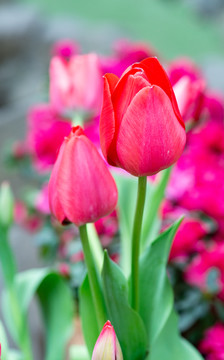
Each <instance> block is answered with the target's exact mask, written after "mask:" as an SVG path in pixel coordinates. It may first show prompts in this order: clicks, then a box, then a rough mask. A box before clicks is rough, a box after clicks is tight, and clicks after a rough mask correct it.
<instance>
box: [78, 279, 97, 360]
mask: <svg viewBox="0 0 224 360" xmlns="http://www.w3.org/2000/svg"><path fill="white" fill-rule="evenodd" d="M79 299H80V316H81V321H82V331H83V335H84V338H85V342H86V346H87V348H88V351H89V355H90V356H91V355H92V352H93V348H94V346H95V343H96V340H97V338H98V336H99V330H98V325H97V318H96V313H95V308H94V305H93V300H92V294H91V290H90V284H89V278H88V275H87V274H86V276H85V279H84V280H83V283H82V285H81V286H80V289H79Z"/></svg>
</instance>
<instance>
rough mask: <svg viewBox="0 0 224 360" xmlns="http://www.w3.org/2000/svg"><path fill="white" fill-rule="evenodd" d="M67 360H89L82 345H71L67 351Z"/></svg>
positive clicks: (86, 351)
mask: <svg viewBox="0 0 224 360" xmlns="http://www.w3.org/2000/svg"><path fill="white" fill-rule="evenodd" d="M69 360H90V357H89V354H88V350H87V348H86V347H85V346H82V345H72V346H71V347H70V349H69Z"/></svg>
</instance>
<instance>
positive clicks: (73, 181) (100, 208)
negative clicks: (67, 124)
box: [49, 126, 118, 226]
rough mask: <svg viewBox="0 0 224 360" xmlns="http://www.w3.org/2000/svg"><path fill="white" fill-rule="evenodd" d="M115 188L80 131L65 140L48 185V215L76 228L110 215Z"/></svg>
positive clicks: (103, 164)
mask: <svg viewBox="0 0 224 360" xmlns="http://www.w3.org/2000/svg"><path fill="white" fill-rule="evenodd" d="M117 197H118V194H117V187H116V184H115V181H114V179H113V177H112V176H111V174H110V172H109V170H108V168H107V166H106V164H105V162H104V161H103V159H102V157H101V156H100V154H99V153H98V151H97V149H96V147H95V146H94V145H93V143H92V142H91V141H90V140H89V139H88V138H87V137H86V136H85V134H84V132H83V130H82V128H81V127H80V126H76V127H74V128H72V131H71V133H70V135H69V136H68V137H67V138H65V140H64V142H63V144H62V146H61V148H60V151H59V154H58V157H57V160H56V162H55V165H54V168H53V171H52V174H51V178H50V182H49V204H50V209H51V212H52V213H53V214H54V215H55V217H56V218H57V219H58V220H59V221H60V222H61V223H62V224H66V223H69V222H73V223H74V224H76V225H77V226H81V225H84V224H86V223H88V222H95V221H97V220H98V219H100V218H101V217H103V216H106V215H108V214H110V213H111V212H112V211H113V210H114V208H115V206H116V203H117Z"/></svg>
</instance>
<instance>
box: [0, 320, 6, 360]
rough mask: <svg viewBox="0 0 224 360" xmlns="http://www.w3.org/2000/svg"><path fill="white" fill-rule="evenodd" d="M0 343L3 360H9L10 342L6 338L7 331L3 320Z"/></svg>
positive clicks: (0, 324) (0, 326)
mask: <svg viewBox="0 0 224 360" xmlns="http://www.w3.org/2000/svg"><path fill="white" fill-rule="evenodd" d="M0 344H1V352H2V354H1V355H2V357H1V360H8V342H7V338H6V333H5V329H4V326H3V324H2V322H1V321H0Z"/></svg>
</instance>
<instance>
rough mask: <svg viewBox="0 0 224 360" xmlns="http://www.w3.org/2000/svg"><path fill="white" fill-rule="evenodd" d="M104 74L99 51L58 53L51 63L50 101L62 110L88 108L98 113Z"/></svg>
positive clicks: (57, 109) (82, 109) (60, 111)
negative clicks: (65, 54) (75, 53)
mask: <svg viewBox="0 0 224 360" xmlns="http://www.w3.org/2000/svg"><path fill="white" fill-rule="evenodd" d="M102 87H103V85H102V74H101V69H100V63H99V59H98V57H97V55H96V54H87V55H76V56H71V58H70V59H69V61H64V60H63V59H61V58H60V57H58V56H55V57H53V58H52V60H51V64H50V100H51V105H52V106H53V108H54V109H55V110H56V111H58V112H59V113H63V114H64V113H65V114H66V113H68V112H70V111H77V110H78V111H86V112H93V113H96V114H97V113H98V112H99V110H100V107H101V102H102V90H103V89H102Z"/></svg>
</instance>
